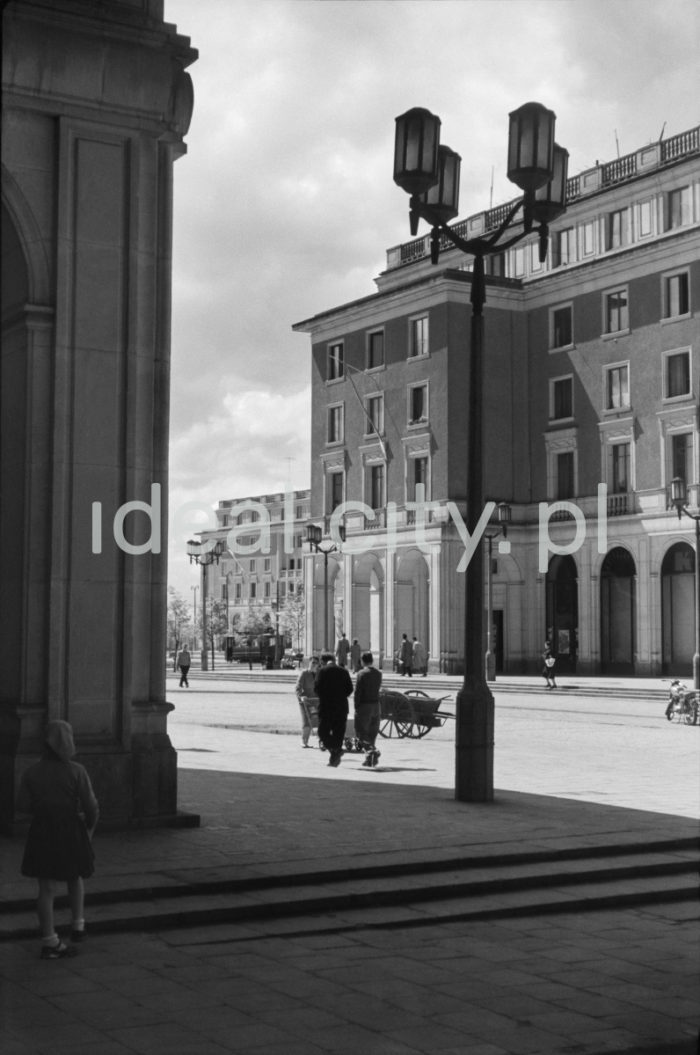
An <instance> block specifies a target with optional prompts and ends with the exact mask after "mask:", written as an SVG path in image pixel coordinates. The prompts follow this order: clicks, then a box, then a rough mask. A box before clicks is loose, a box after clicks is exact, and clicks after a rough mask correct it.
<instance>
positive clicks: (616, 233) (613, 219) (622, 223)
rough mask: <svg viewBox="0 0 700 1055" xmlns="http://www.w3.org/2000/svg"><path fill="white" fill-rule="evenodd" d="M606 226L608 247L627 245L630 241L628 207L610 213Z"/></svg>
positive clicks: (616, 247) (606, 244) (617, 247)
mask: <svg viewBox="0 0 700 1055" xmlns="http://www.w3.org/2000/svg"><path fill="white" fill-rule="evenodd" d="M606 228H607V229H606V232H605V235H606V236H605V248H606V249H619V248H620V247H621V246H623V245H627V242H628V241H629V238H628V228H627V209H618V210H616V211H615V212H611V213H608V216H607V225H606Z"/></svg>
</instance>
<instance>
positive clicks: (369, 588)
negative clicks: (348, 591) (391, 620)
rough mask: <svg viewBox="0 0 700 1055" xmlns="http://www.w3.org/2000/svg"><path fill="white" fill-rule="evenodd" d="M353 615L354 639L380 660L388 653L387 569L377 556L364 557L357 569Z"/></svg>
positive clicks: (357, 562) (351, 629) (354, 571)
mask: <svg viewBox="0 0 700 1055" xmlns="http://www.w3.org/2000/svg"><path fill="white" fill-rule="evenodd" d="M351 611H352V627H350V628H349V630H348V632H349V634H350V636H351V638H355V637H356V638H357V640H358V641H359V642H360V645H361V646H362V648H363V649H367V648H369V649H371V651H372V652H374V653H375V656H377V657H380V656H381V655H382V653H383V650H384V569H383V568H382V565H381V562H380V560H379V558H378V557H377V555H376V554H374V553H365V554H363V555H362V556H361V557H359V558H358V560H357V561H356V563H355V566H354V568H353V576H352V606H351Z"/></svg>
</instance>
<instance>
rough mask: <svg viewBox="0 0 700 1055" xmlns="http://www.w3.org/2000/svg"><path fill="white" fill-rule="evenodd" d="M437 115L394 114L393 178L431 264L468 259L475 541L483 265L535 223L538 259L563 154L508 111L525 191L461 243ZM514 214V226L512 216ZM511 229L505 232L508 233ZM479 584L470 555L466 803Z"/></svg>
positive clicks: (473, 750) (451, 165)
mask: <svg viewBox="0 0 700 1055" xmlns="http://www.w3.org/2000/svg"><path fill="white" fill-rule="evenodd" d="M440 124H441V122H440V118H439V117H436V116H434V115H433V114H431V113H430V112H429V111H428V110H423V109H420V108H415V109H412V110H409V111H407V112H406V113H405V114H403V115H401V116H400V117H397V118H396V140H395V151H394V181H395V182H396V183H397V184H398V186H399V187H401V188H402V190H404V191H406V193H407V194H410V195H411V200H410V206H409V208H410V224H411V234H413V235H415V234H417V231H418V222H419V220H420V219H423V220H426V221H427V222H428V223H429V224H430V225H431V227H432V237H431V260H432V263H433V264H437V262H438V260H439V256H440V250H441V248H442V247H443V246H448V243H451V244H452V245H454V246H456V247H457V248H458V249H461V250H462V252H464V253H467V254H468V255H469V256H471V257H473V258H474V259H473V271H472V282H471V305H472V318H471V346H470V356H469V420H468V428H467V452H466V454H467V479H466V496H465V497H466V500H467V530H468V531H469V534H470V535H471V536H473V535H474V533H475V530H476V526H477V523H478V521H479V517H480V515H481V511H482V505H483V449H482V447H483V436H482V429H483V426H482V404H483V382H482V370H483V367H482V356H483V341H484V330H483V306H484V301H485V299H486V282H485V277H484V276H485V272H484V261H485V258H486V257H487V256H489V254H491V253H495V252H502V251H503V250H504V249H507V248H509V247H510V246H512V245H515V243H516V242H518V241H520V240H521V239H522V238H524V237H526V236H527V235H529V234H531V233H532V231H533V228H534V225H535V224H537V233H538V236H539V256H540V260H541V261H544V260H545V259H546V255H547V246H548V239H549V229H548V225H549V224H550V223H551V222H552V220H554V219H556V217H557V216H560V215H561V214H562V213H563V212H564V211H565V209H566V177H567V165H568V157H569V155H568V152H567V151H566V150H564V149H563V148H562V147H560V146H559V145H558V144H556V143H555V142H554V125H555V115H554V113H553V112H552V111H551V110H547V109H546V107H544V106H542V105H541V104H540V103H525V105H524V106H521V107H520V108H519V109H518V110H514V111H513V112H512V113H511V114H510V132H509V140H508V178H509V179H510V180H511V181H512V182H513V183H515V184H517V186H518V187H520V189H521V190H522V191H523V192H524V196H523V198H522V199H520V200H519V201H517V202H516V203H515V204H514V205H513V206H512V207H511V208H510V209H509V210H508V212H507V214H506V216H505V218H504V220H503V222H502V223H501V224H500V226H499V227H497V228H496V229H495V230H494V231H492V232H491V233H488V234H485V235H483V236H482V237H480V238H473V239H465V238H462V237H461V235H460V234H458V233H457V231H455V230H453V229H452V228H451V227H449V226H448V221H449V220H452V219H454V217H455V216H457V213H458V211H459V210H458V200H459V170H460V161H461V159H460V156H459V154H456V153H455V152H454V151H452V150H450V149H449V147H446V146H441V145H440ZM520 212H522V222H521V221H520V220H518V219H516V217H517V216H518V213H520ZM509 232H510V233H509ZM483 630H484V583H483V565H482V562H481V560H480V559H478V552H477V553H475V554H474V555H473V557H472V560H471V561H470V562H469V565H468V567H467V573H466V576H465V612H464V682H463V685H462V688H461V690H460V692H459V693H458V694H457V721H456V731H455V752H456V753H455V797H456V798H457V799H459V800H461V801H464V802H490V801H491V800H492V799H493V733H494V703H493V696H492V695H491V692H490V690H489V688H488V685H487V683H486V679H485V676H484V675H485V672H484V662H483V638H484V634H483Z"/></svg>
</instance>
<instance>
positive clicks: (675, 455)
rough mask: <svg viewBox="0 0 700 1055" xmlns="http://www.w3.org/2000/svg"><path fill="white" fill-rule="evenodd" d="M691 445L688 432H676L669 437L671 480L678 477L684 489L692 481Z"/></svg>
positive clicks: (691, 441) (691, 438)
mask: <svg viewBox="0 0 700 1055" xmlns="http://www.w3.org/2000/svg"><path fill="white" fill-rule="evenodd" d="M692 443H693V437H692V434H691V433H690V432H676V433H672V435H671V478H672V479H673V477H675V476H680V478H681V480H682V481H683V483H684V484H685V485H686V487H687V486H688V484H689V483H690V481H691V480H692V464H691V458H692V452H693V447H692Z"/></svg>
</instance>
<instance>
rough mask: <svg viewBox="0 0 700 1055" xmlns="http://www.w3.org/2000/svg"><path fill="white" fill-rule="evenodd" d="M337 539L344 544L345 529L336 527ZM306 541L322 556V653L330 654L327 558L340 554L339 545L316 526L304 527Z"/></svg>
mask: <svg viewBox="0 0 700 1055" xmlns="http://www.w3.org/2000/svg"><path fill="white" fill-rule="evenodd" d="M338 538H339V541H340V542H345V528H344V527H343V526H342V525H339V527H338ZM306 541H307V542H308V544H309V546H310V547H311V549H312V550H313V552H314V553H322V554H323V651H324V652H330V651H332V649H330V648H329V646H328V558H329V556H330V555H331V553H340V545H339V544H338V543H336V542H335V540H334V539H333V538H332V537H331V536H330V535H324V534H323V531H322V529H321V527H320V526H319V525H318V524H307V525H306Z"/></svg>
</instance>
